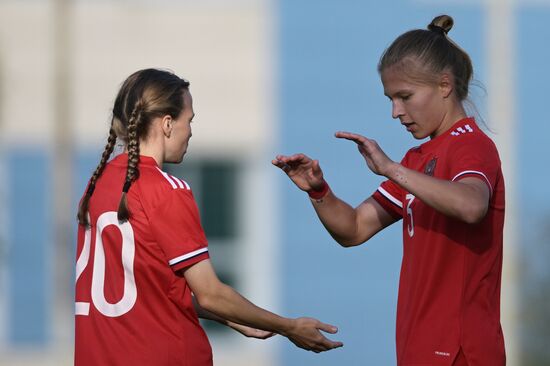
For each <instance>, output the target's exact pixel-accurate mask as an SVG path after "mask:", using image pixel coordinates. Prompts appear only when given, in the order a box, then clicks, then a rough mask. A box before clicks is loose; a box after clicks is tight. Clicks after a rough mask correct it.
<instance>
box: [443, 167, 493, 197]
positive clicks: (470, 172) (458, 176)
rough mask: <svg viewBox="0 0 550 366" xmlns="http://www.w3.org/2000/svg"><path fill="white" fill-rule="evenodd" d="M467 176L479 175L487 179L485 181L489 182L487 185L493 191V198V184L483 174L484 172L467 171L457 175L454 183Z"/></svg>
mask: <svg viewBox="0 0 550 366" xmlns="http://www.w3.org/2000/svg"><path fill="white" fill-rule="evenodd" d="M466 174H477V175H481V176H482V177H483V178H485V181H486V182H487V185H488V186H489V190H490V191H491V196H492V195H493V186H492V185H491V182H490V181H489V179H488V178H487V176H486V175H485V174H483V173H482V172H478V171H477V170H465V171H463V172H460V173H458V174H457V175H455V177H454V178H453V179H452V181H453V182H454V181H456V180H457V178H460V177H461V176H463V175H466Z"/></svg>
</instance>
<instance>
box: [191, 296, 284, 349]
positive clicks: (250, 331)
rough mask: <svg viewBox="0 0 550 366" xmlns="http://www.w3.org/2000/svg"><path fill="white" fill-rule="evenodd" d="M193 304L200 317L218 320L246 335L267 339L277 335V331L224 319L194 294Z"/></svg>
mask: <svg viewBox="0 0 550 366" xmlns="http://www.w3.org/2000/svg"><path fill="white" fill-rule="evenodd" d="M193 306H194V307H195V311H196V312H197V315H198V316H199V318H202V319H208V320H213V321H216V322H218V323H220V324H222V325H225V326H228V327H230V328H232V329H234V330H236V331H237V332H239V333H241V334H242V335H244V336H245V337H250V338H258V339H267V338H270V337H273V336H274V335H275V333H273V332H268V331H265V330H261V329H256V328H251V327H247V326H246V325H241V324H237V323H233V322H230V321H229V320H226V319H222V318H220V317H219V316H217V315H216V314H214V313H211V312H209V311H208V310H206V309H204V308H202V307H201V306H200V305H199V303H198V301H197V299H196V298H195V297H194V296H193Z"/></svg>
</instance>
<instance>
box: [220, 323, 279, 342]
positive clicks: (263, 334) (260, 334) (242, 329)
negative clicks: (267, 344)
mask: <svg viewBox="0 0 550 366" xmlns="http://www.w3.org/2000/svg"><path fill="white" fill-rule="evenodd" d="M227 325H228V326H229V327H231V328H233V329H234V330H236V331H237V332H239V333H241V334H242V335H244V336H245V337H249V338H257V339H267V338H271V337H273V336H274V335H275V333H273V332H268V331H267V330H261V329H256V328H252V327H248V326H246V325H242V324H237V323H233V322H229V321H228V322H227Z"/></svg>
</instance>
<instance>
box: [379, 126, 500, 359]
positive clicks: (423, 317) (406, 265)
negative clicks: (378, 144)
mask: <svg viewBox="0 0 550 366" xmlns="http://www.w3.org/2000/svg"><path fill="white" fill-rule="evenodd" d="M402 165H403V166H405V167H407V168H410V169H413V170H416V171H419V172H423V173H425V174H428V175H431V176H434V177H435V178H438V179H444V180H447V181H458V180H460V179H462V178H465V177H477V178H479V179H481V180H483V181H484V182H485V183H486V184H487V186H488V187H489V189H490V192H491V198H490V202H489V209H488V212H487V215H486V216H485V218H484V219H483V220H482V221H481V222H480V223H478V224H466V223H464V222H461V221H459V220H457V219H454V218H450V217H448V216H445V215H443V214H441V213H439V212H437V211H436V210H435V209H433V208H431V207H430V206H428V205H426V204H425V203H424V202H422V201H421V200H420V199H418V198H417V197H415V196H414V195H412V194H410V193H409V192H406V191H405V190H404V189H403V188H401V187H399V186H398V185H397V184H395V183H393V182H391V181H385V182H383V183H382V184H381V185H380V187H379V188H378V190H377V191H376V192H375V193H374V194H373V197H374V199H375V200H376V201H377V202H378V203H379V204H380V205H382V207H384V209H385V210H386V211H388V212H389V213H390V214H391V215H392V216H394V217H396V218H403V262H402V265H401V275H400V280H399V296H398V304H397V332H396V343H397V362H398V364H399V365H452V363H453V360H454V359H455V357H456V355H457V354H458V352H459V350H460V349H462V352H463V354H464V356H465V357H466V359H467V361H468V365H469V366H477V365H480V366H486V365H504V364H505V352H504V339H503V335H502V330H501V326H500V279H501V273H502V235H503V225H504V180H503V177H502V172H501V168H500V158H499V156H498V152H497V149H496V147H495V145H494V143H493V142H492V141H491V140H490V139H489V137H487V135H485V134H484V133H483V132H482V131H481V130H480V129H479V128H478V126H477V125H476V124H475V121H474V120H473V119H471V118H467V119H463V120H460V121H458V122H457V123H456V124H454V125H453V127H451V128H450V129H449V130H448V131H446V132H445V133H444V134H442V135H440V136H438V137H436V138H434V139H432V140H430V141H428V142H426V143H424V144H422V145H420V146H419V147H415V148H413V149H411V150H409V151H408V152H407V154H406V155H405V157H404V158H403V161H402Z"/></svg>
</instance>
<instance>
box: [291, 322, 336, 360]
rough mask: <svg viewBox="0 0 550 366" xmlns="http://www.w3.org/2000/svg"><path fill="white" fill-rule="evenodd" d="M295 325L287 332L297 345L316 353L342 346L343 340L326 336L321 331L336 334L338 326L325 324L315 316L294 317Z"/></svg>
mask: <svg viewBox="0 0 550 366" xmlns="http://www.w3.org/2000/svg"><path fill="white" fill-rule="evenodd" d="M293 322H294V327H293V328H292V329H291V330H290V331H289V332H288V334H286V336H287V337H288V339H289V340H290V341H291V342H292V343H294V344H295V345H296V346H297V347H299V348H302V349H305V350H308V351H313V352H315V353H319V352H324V351H329V350H331V349H333V348H339V347H342V346H343V345H344V344H343V343H342V342H335V341H332V340H330V339H328V338H326V337H325V336H324V335H323V333H321V331H324V332H327V333H330V334H336V333H337V332H338V328H336V327H335V326H333V325H330V324H325V323H322V322H320V321H319V320H317V319H313V318H298V319H294V320H293Z"/></svg>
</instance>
